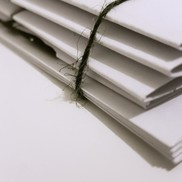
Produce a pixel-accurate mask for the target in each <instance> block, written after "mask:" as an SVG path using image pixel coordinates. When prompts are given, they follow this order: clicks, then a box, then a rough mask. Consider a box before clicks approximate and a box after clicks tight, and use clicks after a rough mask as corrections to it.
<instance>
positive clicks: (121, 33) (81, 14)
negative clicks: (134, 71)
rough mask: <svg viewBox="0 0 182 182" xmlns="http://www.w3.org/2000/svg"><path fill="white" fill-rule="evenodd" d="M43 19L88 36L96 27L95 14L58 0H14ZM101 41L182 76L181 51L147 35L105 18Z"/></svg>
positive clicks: (99, 32) (125, 53) (163, 70)
mask: <svg viewBox="0 0 182 182" xmlns="http://www.w3.org/2000/svg"><path fill="white" fill-rule="evenodd" d="M13 2H14V3H16V4H17V5H19V6H21V7H23V8H26V9H28V10H30V11H32V12H34V13H36V14H38V15H40V16H42V17H44V18H47V19H49V20H51V21H53V22H55V23H57V24H59V25H61V26H64V27H66V28H68V29H69V30H71V31H74V32H76V33H78V34H80V35H82V36H84V37H86V38H88V37H89V35H90V30H92V28H93V26H94V22H95V20H96V16H95V15H93V14H90V13H88V12H86V11H83V10H81V9H79V8H76V7H74V6H71V5H69V4H66V3H64V2H61V1H57V0H51V1H50V0H44V3H42V0H13ZM97 40H98V42H99V43H100V44H102V45H104V46H106V47H108V48H110V49H112V50H113V51H116V52H118V53H120V54H123V55H124V56H127V57H129V58H131V59H133V60H135V61H137V62H139V63H141V64H144V65H146V66H149V67H151V68H153V69H155V70H157V71H159V72H162V73H163V74H166V75H168V76H170V77H178V76H182V68H181V64H182V53H181V52H180V51H178V50H175V49H174V48H171V47H169V46H166V45H164V44H161V43H160V42H157V41H154V40H152V39H150V38H147V37H146V36H142V35H141V34H138V33H135V32H134V31H130V30H129V29H125V28H124V27H122V26H118V25H116V24H114V23H111V22H109V21H103V23H102V24H101V28H100V29H99V30H98V34H97Z"/></svg>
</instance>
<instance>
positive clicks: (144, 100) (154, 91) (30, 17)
mask: <svg viewBox="0 0 182 182" xmlns="http://www.w3.org/2000/svg"><path fill="white" fill-rule="evenodd" d="M14 19H15V20H16V21H17V22H19V23H21V24H22V25H24V26H25V27H27V28H28V29H30V30H31V31H32V32H34V33H35V34H36V35H38V36H39V37H41V38H42V39H44V40H45V41H47V42H49V43H50V44H51V45H53V46H54V47H57V48H58V49H60V50H61V51H63V52H64V53H66V54H68V55H69V56H71V57H72V58H73V59H75V61H76V60H77V59H78V58H79V57H81V56H82V54H83V51H84V47H85V45H86V42H87V40H86V39H85V38H83V37H80V35H78V34H75V33H74V32H72V31H69V30H68V29H65V28H63V27H61V26H59V25H56V24H54V23H53V22H50V21H48V20H46V19H44V18H42V17H40V16H38V15H35V14H33V13H30V12H28V11H22V12H20V13H18V14H16V15H15V16H14ZM59 55H60V54H59ZM60 56H61V55H60ZM89 60H90V61H89V63H88V66H89V69H90V70H91V71H93V72H94V73H96V76H95V77H94V79H96V80H97V81H101V82H102V83H103V84H105V85H107V86H108V87H110V88H112V89H113V90H114V91H116V92H117V93H119V94H121V95H124V96H125V97H127V98H129V99H131V100H132V101H134V102H136V103H137V104H139V105H141V106H142V107H144V108H148V107H152V106H154V105H156V104H158V103H160V102H161V101H164V99H168V98H170V97H173V96H174V95H176V94H178V93H179V92H181V78H177V79H172V78H170V77H167V76H165V75H163V74H161V73H159V72H157V71H155V70H152V69H150V68H148V67H146V66H143V65H142V64H139V63H137V62H135V61H133V60H131V59H128V58H126V57H123V56H122V55H120V54H118V53H116V52H114V51H111V50H109V49H107V48H105V47H103V46H101V45H98V44H97V45H95V46H94V48H93V51H92V54H91V57H90V59H89ZM75 61H74V62H75ZM72 63H73V62H72ZM97 75H99V76H100V77H101V78H104V79H105V81H103V79H102V80H101V79H99V77H98V76H97Z"/></svg>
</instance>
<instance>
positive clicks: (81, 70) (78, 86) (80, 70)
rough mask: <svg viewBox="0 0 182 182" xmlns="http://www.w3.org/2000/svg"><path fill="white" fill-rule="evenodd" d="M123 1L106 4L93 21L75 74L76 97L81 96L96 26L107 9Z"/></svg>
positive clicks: (96, 29) (118, 0)
mask: <svg viewBox="0 0 182 182" xmlns="http://www.w3.org/2000/svg"><path fill="white" fill-rule="evenodd" d="M125 1H127V0H116V1H114V2H112V3H110V4H108V5H107V6H106V7H105V8H104V9H103V10H102V11H101V13H100V14H99V16H98V18H97V20H96V23H95V25H94V27H93V30H92V31H91V34H90V37H89V40H88V43H87V46H86V48H85V50H84V53H83V56H82V58H81V62H80V64H79V66H78V72H77V74H76V81H75V93H76V96H77V97H78V98H83V91H82V89H81V84H82V80H83V75H84V70H85V68H86V66H87V62H88V58H89V55H90V51H91V48H92V46H93V43H94V41H95V38H96V34H97V31H98V28H99V26H100V25H101V23H102V21H103V19H104V18H105V16H106V15H107V13H108V12H109V11H111V10H112V9H113V8H114V7H116V6H118V5H120V4H121V3H123V2H125Z"/></svg>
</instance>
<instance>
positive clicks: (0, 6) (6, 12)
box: [0, 0, 21, 21]
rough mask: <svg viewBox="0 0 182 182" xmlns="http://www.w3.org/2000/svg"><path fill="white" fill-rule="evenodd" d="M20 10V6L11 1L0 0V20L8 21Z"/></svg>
mask: <svg viewBox="0 0 182 182" xmlns="http://www.w3.org/2000/svg"><path fill="white" fill-rule="evenodd" d="M20 10H21V8H20V7H19V6H16V5H15V4H13V3H11V2H10V0H0V20H3V21H8V20H10V19H11V17H12V15H13V14H15V13H17V12H18V11H20Z"/></svg>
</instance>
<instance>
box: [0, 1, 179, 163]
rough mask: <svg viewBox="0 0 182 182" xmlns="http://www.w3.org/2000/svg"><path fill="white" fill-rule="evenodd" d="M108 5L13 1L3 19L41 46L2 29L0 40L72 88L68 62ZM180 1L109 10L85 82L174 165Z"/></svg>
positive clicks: (89, 93) (88, 93)
mask: <svg viewBox="0 0 182 182" xmlns="http://www.w3.org/2000/svg"><path fill="white" fill-rule="evenodd" d="M1 2H2V3H1ZM4 2H7V3H9V4H11V3H10V2H8V1H2V0H1V1H0V7H1V4H2V5H3V4H4ZM111 2H113V1H112V0H93V1H85V0H72V1H70V0H51V1H50V0H12V3H14V5H13V4H11V5H12V6H15V7H16V8H17V7H18V6H19V7H18V9H16V10H15V9H14V10H13V11H12V9H11V8H10V7H11V6H9V9H8V11H10V10H11V13H9V15H8V16H7V15H6V17H8V18H12V19H13V20H14V21H15V22H17V23H18V24H19V25H20V26H22V27H23V28H25V29H27V31H28V32H31V33H32V35H35V36H37V37H38V38H40V39H41V40H42V41H43V42H44V46H40V44H37V43H36V42H31V41H30V40H28V39H27V38H25V37H23V36H22V35H21V33H20V34H18V33H15V32H13V31H12V30H11V31H10V30H9V29H8V28H7V27H4V26H1V28H0V39H1V42H3V43H4V44H6V45H8V46H10V47H11V48H13V49H14V50H16V51H17V52H18V53H19V54H20V55H21V56H23V57H25V58H26V59H28V60H29V61H30V62H32V63H33V64H36V65H37V66H39V67H40V68H42V69H44V70H45V71H47V72H48V73H50V74H51V75H53V76H54V77H56V78H57V79H59V80H61V81H62V82H64V83H66V84H67V85H70V86H72V87H74V79H73V77H72V76H71V75H74V74H75V71H74V69H70V66H73V65H74V63H75V62H77V60H78V59H79V58H80V57H82V56H83V53H84V49H85V47H86V45H87V42H88V39H89V35H90V33H91V31H92V29H93V26H94V24H95V21H96V19H97V16H98V15H99V13H100V12H101V11H102V9H103V8H104V7H105V6H106V5H107V4H109V3H111ZM181 6H182V3H181V2H180V1H179V0H173V1H171V0H166V1H165V2H164V1H163V0H147V1H146V0H139V1H135V0H128V1H126V2H124V3H122V4H121V5H119V6H118V7H115V8H114V9H113V10H111V11H110V12H109V13H108V15H107V16H106V18H105V19H104V21H103V23H102V24H101V26H100V28H99V30H98V33H97V35H96V41H95V44H94V46H93V48H92V50H91V55H90V57H89V60H88V69H87V71H86V76H85V78H84V81H83V83H82V90H83V92H84V96H85V97H86V98H88V99H89V100H90V101H92V102H93V103H95V104H96V105H97V106H98V107H100V108H101V109H102V110H104V111H105V112H106V113H108V114H109V115H111V116H112V117H113V118H115V119H116V120H117V121H118V122H120V123H121V124H122V125H124V126H125V127H127V128H128V129H129V130H131V131H132V132H134V133H135V134H136V135H138V136H139V137H141V138H142V139H143V140H144V141H146V142H147V143H149V144H150V145H152V146H153V147H154V148H155V149H157V150H158V151H159V152H160V153H162V154H163V155H164V156H166V157H167V158H168V159H169V160H170V161H172V162H173V163H175V164H177V163H179V162H181V160H182V149H181V145H182V121H181V117H182V114H181V112H180V108H181V107H180V106H182V103H181V101H182V96H181V92H182V77H181V76H182V52H181V49H182V48H181V45H182V22H181V21H180V18H179V17H181V16H182V12H181ZM169 9H170V11H173V13H170V14H169V13H168V12H169ZM154 10H155V13H154V12H153V11H154ZM1 14H3V16H4V14H5V13H3V11H2V10H1V9H0V15H1ZM0 17H1V16H0ZM1 19H3V18H1ZM3 20H4V19H3ZM50 48H51V49H53V50H54V51H55V54H53V52H52V50H51V49H50Z"/></svg>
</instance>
